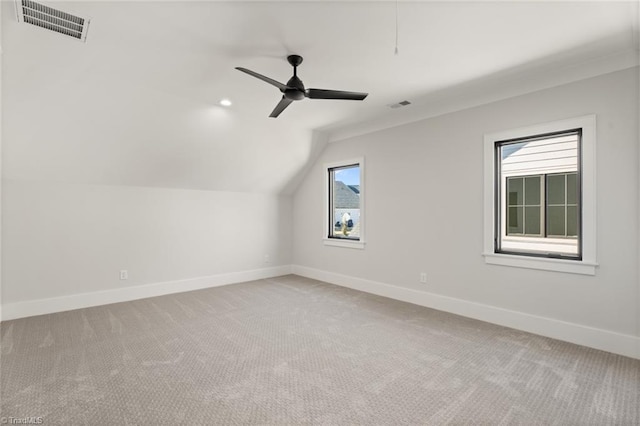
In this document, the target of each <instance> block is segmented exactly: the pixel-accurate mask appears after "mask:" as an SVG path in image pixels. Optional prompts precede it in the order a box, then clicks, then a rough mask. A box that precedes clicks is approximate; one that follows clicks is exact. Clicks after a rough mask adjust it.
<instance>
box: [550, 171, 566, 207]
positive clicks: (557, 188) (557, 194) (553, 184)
mask: <svg viewBox="0 0 640 426" xmlns="http://www.w3.org/2000/svg"><path fill="white" fill-rule="evenodd" d="M564 176H565V175H549V176H548V177H547V204H564Z"/></svg>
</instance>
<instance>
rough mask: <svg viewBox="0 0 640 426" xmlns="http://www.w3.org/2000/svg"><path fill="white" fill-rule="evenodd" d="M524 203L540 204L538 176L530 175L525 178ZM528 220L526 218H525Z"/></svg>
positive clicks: (529, 204)
mask: <svg viewBox="0 0 640 426" xmlns="http://www.w3.org/2000/svg"><path fill="white" fill-rule="evenodd" d="M524 185H525V188H524V194H525V201H524V202H525V204H526V205H527V206H539V205H540V176H531V177H527V178H525V184H524ZM527 221H528V220H527Z"/></svg>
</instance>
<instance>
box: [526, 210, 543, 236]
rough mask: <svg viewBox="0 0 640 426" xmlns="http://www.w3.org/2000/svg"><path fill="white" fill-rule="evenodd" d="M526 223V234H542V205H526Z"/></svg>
mask: <svg viewBox="0 0 640 426" xmlns="http://www.w3.org/2000/svg"><path fill="white" fill-rule="evenodd" d="M524 223H525V226H524V233H525V234H529V235H540V207H525V210H524Z"/></svg>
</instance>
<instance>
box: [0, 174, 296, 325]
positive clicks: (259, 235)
mask: <svg viewBox="0 0 640 426" xmlns="http://www.w3.org/2000/svg"><path fill="white" fill-rule="evenodd" d="M2 198H3V201H2V207H3V215H2V216H3V217H2V220H3V224H2V225H3V226H2V227H3V230H4V234H3V240H2V255H3V258H2V264H3V269H2V283H3V286H2V299H3V303H4V315H5V318H4V319H9V318H15V317H19V316H26V315H33V314H37V313H43V312H44V311H56V310H64V309H69V308H75V307H80V305H93V304H101V303H110V302H113V301H119V300H127V299H131V298H138V297H145V296H153V295H156V294H162V293H167V292H173V291H180V290H191V289H193V288H200V287H207V286H209V285H216V284H226V283H229V282H234V281H238V280H242V279H251V278H254V277H261V276H269V275H280V274H281V269H278V268H274V267H276V266H281V265H289V264H290V262H291V258H290V253H291V227H290V225H291V224H290V222H291V199H290V197H279V196H276V195H267V194H252V193H235V192H214V191H198V190H180V189H162V188H145V187H126V186H102V185H84V184H82V185H80V184H78V185H76V184H63V183H55V182H42V181H32V182H29V181H24V180H11V179H6V178H5V179H3V190H2ZM265 255H268V256H269V263H267V262H265ZM287 267H288V266H287ZM265 268H267V269H265ZM269 268H271V269H269ZM121 269H126V270H128V273H129V280H127V281H121V280H120V279H119V271H120V270H121ZM256 270H258V271H262V272H260V273H257V274H256V273H254V274H249V275H247V274H246V272H247V271H256ZM285 271H287V269H286V268H285ZM221 277H224V279H221ZM194 279H195V280H194ZM166 282H172V283H171V285H167V284H166ZM158 283H164V284H159V286H156V287H154V286H153V284H158ZM142 285H148V286H146V287H144V288H143V287H139V286H142ZM132 289H133V290H132ZM100 292H102V293H100ZM105 292H107V293H105ZM92 294H93V296H91V295H92ZM78 295H84V296H86V297H84V296H82V297H78ZM65 298H66V299H65Z"/></svg>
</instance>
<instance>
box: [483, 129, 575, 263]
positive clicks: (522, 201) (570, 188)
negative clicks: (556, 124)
mask: <svg viewBox="0 0 640 426" xmlns="http://www.w3.org/2000/svg"><path fill="white" fill-rule="evenodd" d="M581 134H582V130H580V129H576V130H569V131H566V132H562V133H554V134H547V135H535V136H530V137H526V138H519V139H515V140H506V141H496V142H495V150H496V183H497V186H498V191H497V192H496V211H497V212H498V216H499V218H498V219H499V220H498V226H497V227H496V238H495V245H496V247H495V251H496V252H498V253H514V254H526V255H531V256H546V257H564V258H567V259H580V258H581V239H580V218H579V212H580V209H579V207H580V206H579V199H580V169H581V166H580V165H581V161H580V141H581Z"/></svg>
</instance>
